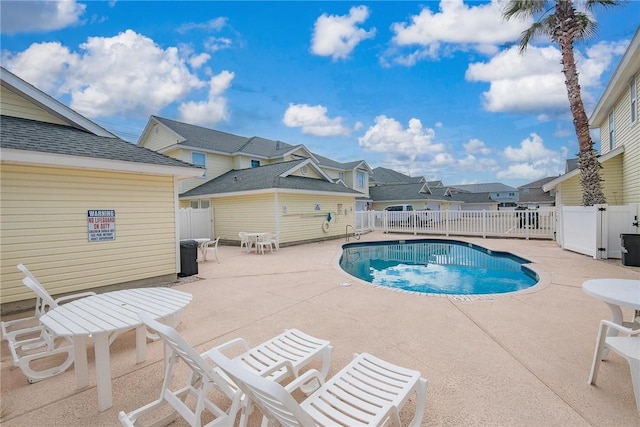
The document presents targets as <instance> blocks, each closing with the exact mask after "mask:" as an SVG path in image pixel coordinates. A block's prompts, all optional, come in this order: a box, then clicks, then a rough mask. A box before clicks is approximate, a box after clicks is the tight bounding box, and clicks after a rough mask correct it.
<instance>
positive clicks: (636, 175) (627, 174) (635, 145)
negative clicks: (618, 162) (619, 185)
mask: <svg viewBox="0 0 640 427" xmlns="http://www.w3.org/2000/svg"><path fill="white" fill-rule="evenodd" d="M639 122H640V119H639V120H638V122H636V124H635V125H634V126H633V132H634V136H633V137H632V138H631V140H630V141H628V142H627V143H626V144H625V146H624V154H623V155H622V156H623V160H624V162H623V165H622V181H623V183H624V190H623V200H624V204H630V203H640V123H639Z"/></svg>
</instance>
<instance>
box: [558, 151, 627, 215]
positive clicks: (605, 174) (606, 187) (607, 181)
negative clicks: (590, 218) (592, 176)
mask: <svg viewBox="0 0 640 427" xmlns="http://www.w3.org/2000/svg"><path fill="white" fill-rule="evenodd" d="M622 160H623V158H622V155H619V156H616V157H613V158H611V159H609V160H607V161H606V162H604V163H602V166H603V167H602V169H600V177H601V178H602V179H603V180H604V181H603V182H602V190H603V191H604V195H605V197H606V199H607V203H608V204H610V205H622V204H623V203H624V201H623V189H622V174H621V172H620V171H621V170H622ZM559 191H560V192H561V193H562V195H561V198H562V199H561V200H562V204H563V205H567V206H582V186H581V185H580V174H578V175H576V176H573V177H571V178H569V179H567V180H566V181H564V182H562V183H561V184H560V186H559Z"/></svg>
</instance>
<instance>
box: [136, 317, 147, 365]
mask: <svg viewBox="0 0 640 427" xmlns="http://www.w3.org/2000/svg"><path fill="white" fill-rule="evenodd" d="M146 359H147V328H146V327H145V326H144V325H142V326H138V327H137V328H136V362H138V363H142V362H144V361H145V360H146Z"/></svg>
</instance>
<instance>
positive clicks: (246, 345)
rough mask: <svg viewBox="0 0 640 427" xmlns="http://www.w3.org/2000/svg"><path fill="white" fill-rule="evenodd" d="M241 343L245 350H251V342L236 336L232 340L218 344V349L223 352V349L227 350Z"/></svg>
mask: <svg viewBox="0 0 640 427" xmlns="http://www.w3.org/2000/svg"><path fill="white" fill-rule="evenodd" d="M236 345H239V346H241V347H242V348H243V349H244V351H249V350H250V349H251V347H249V343H248V342H247V341H246V340H245V339H244V338H235V339H232V340H231V341H227V342H226V343H224V344H220V345H218V346H216V347H215V348H216V350H218V351H220V352H222V351H223V350H226V349H228V348H231V347H233V346H236Z"/></svg>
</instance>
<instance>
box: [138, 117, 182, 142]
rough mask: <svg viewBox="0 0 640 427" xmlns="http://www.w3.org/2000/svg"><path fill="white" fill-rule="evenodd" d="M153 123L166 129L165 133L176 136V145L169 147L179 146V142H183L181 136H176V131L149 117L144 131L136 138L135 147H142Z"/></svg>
mask: <svg viewBox="0 0 640 427" xmlns="http://www.w3.org/2000/svg"><path fill="white" fill-rule="evenodd" d="M153 123H155V124H158V125H160V126H162V127H163V128H164V129H166V130H167V131H169V132H171V133H172V134H174V135H175V136H176V143H175V144H173V145H171V146H170V147H173V146H174V145H177V144H179V143H180V141H181V140H182V141H184V140H185V139H184V137H183V136H182V135H180V134H178V133H177V132H176V131H174V130H173V129H171V128H170V127H169V126H167V125H165V124H164V123H162V122H161V121H160V120H158V119H157V118H156V116H151V117H149V120H148V121H147V124H146V125H145V126H144V130H143V131H142V133H141V134H140V137H139V138H138V142H137V143H136V145H139V146H141V147H142V142H143V141H146V140H147V136H148V135H149V132H151V128H152V127H153V126H152V124H153ZM167 148H168V147H167Z"/></svg>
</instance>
